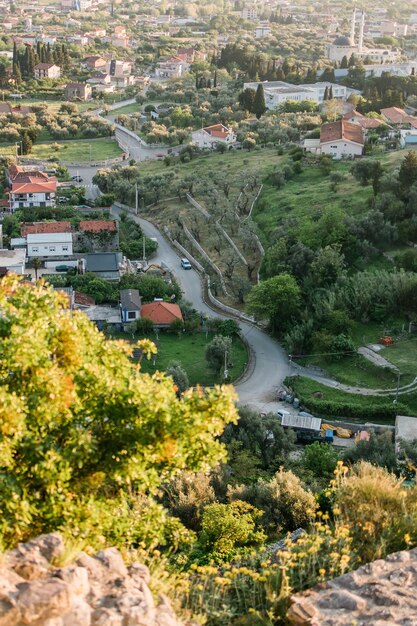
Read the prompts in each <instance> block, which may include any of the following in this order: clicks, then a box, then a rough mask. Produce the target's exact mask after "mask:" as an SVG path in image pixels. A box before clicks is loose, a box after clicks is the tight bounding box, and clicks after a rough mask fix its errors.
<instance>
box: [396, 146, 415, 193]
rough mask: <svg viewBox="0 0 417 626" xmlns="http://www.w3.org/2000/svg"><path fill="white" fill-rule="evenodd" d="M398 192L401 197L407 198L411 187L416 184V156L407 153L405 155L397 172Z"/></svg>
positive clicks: (413, 153)
mask: <svg viewBox="0 0 417 626" xmlns="http://www.w3.org/2000/svg"><path fill="white" fill-rule="evenodd" d="M398 180H399V183H400V191H401V194H402V196H403V197H407V196H408V193H409V191H410V188H411V186H412V185H413V184H414V183H415V182H417V154H416V153H415V152H414V151H411V150H410V151H409V152H407V154H406V155H405V157H404V159H403V161H402V163H401V167H400V171H399V172H398Z"/></svg>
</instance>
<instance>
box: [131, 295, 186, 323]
mask: <svg viewBox="0 0 417 626" xmlns="http://www.w3.org/2000/svg"><path fill="white" fill-rule="evenodd" d="M140 316H141V318H146V319H149V320H151V321H152V322H153V323H154V326H156V327H157V328H168V327H169V326H170V325H171V324H172V322H175V321H176V320H181V321H182V313H181V309H180V307H179V306H178V304H174V303H172V302H160V301H156V302H151V303H150V304H142V308H141V315H140Z"/></svg>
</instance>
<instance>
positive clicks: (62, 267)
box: [55, 265, 72, 272]
mask: <svg viewBox="0 0 417 626" xmlns="http://www.w3.org/2000/svg"><path fill="white" fill-rule="evenodd" d="M70 269H72V268H71V266H70V265H56V266H55V271H56V272H68V270H70Z"/></svg>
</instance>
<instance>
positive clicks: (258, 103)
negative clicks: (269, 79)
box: [253, 83, 266, 120]
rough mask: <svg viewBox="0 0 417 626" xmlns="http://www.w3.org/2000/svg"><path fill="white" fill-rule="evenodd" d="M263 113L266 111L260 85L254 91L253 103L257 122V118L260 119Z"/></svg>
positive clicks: (262, 88) (262, 90)
mask: <svg viewBox="0 0 417 626" xmlns="http://www.w3.org/2000/svg"><path fill="white" fill-rule="evenodd" d="M265 111H266V103H265V93H264V87H263V85H262V83H260V84H259V85H258V88H257V90H256V94H255V100H254V102H253V112H254V113H255V115H256V117H257V119H258V120H259V118H260V117H262V115H263V114H264V113H265Z"/></svg>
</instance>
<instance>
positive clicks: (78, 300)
mask: <svg viewBox="0 0 417 626" xmlns="http://www.w3.org/2000/svg"><path fill="white" fill-rule="evenodd" d="M95 303H96V301H95V300H94V298H92V297H91V296H88V295H87V294H86V293H83V292H82V291H77V290H74V304H79V305H81V306H93V305H94V304H95Z"/></svg>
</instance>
